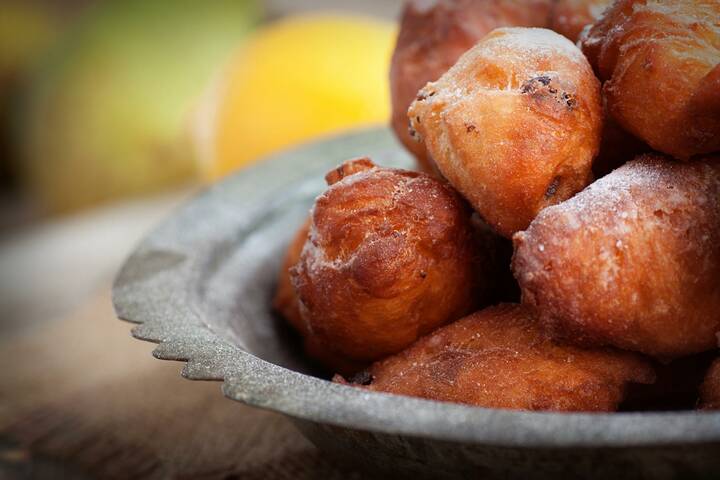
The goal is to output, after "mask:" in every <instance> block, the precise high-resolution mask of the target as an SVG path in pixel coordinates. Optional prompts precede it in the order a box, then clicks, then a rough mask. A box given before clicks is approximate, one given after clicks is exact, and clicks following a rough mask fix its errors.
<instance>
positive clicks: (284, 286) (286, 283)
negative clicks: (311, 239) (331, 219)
mask: <svg viewBox="0 0 720 480" xmlns="http://www.w3.org/2000/svg"><path fill="white" fill-rule="evenodd" d="M309 232H310V219H309V218H308V219H307V220H306V221H305V223H303V224H302V225H301V226H300V228H299V229H298V231H297V233H296V234H295V237H294V238H293V240H292V242H290V245H289V246H288V249H287V252H286V253H285V259H284V260H283V263H282V265H281V266H280V272H279V273H278V283H277V288H276V290H275V298H273V308H274V309H275V310H276V311H277V312H279V313H280V314H281V315H282V316H283V317H284V318H285V320H287V321H288V323H290V325H292V327H293V328H294V329H295V330H297V331H298V333H300V334H303V335H304V334H305V333H306V332H307V327H306V326H305V323H304V322H303V320H302V317H301V316H300V307H299V306H298V299H297V295H296V294H295V287H293V285H292V282H290V268H292V267H294V266H295V264H297V262H298V260H300V254H301V253H302V250H303V247H304V246H305V241H306V240H307V238H308V234H309Z"/></svg>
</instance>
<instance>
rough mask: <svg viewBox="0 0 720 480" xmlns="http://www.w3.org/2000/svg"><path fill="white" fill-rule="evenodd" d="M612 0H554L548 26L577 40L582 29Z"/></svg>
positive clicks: (594, 19)
mask: <svg viewBox="0 0 720 480" xmlns="http://www.w3.org/2000/svg"><path fill="white" fill-rule="evenodd" d="M610 4H612V0H556V1H555V3H554V4H553V8H552V15H551V18H550V28H551V29H552V30H555V31H556V32H558V33H559V34H561V35H563V36H565V37H567V38H569V39H570V40H572V41H573V42H575V41H577V40H578V38H579V37H580V33H581V32H582V31H583V29H584V28H585V27H586V26H588V25H591V24H593V23H595V22H596V21H597V20H598V19H599V18H600V17H601V16H602V13H603V12H604V11H605V9H606V8H608V6H609V5H610Z"/></svg>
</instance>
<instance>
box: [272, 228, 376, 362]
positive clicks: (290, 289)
mask: <svg viewBox="0 0 720 480" xmlns="http://www.w3.org/2000/svg"><path fill="white" fill-rule="evenodd" d="M309 230H310V219H308V220H307V221H305V222H304V223H303V224H302V225H301V226H300V228H299V229H298V231H297V233H296V234H295V237H294V238H293V240H292V242H290V245H289V246H288V249H287V252H286V253H285V259H284V260H283V263H282V266H281V268H280V273H279V275H278V284H277V288H276V290H275V298H274V299H273V308H274V309H275V310H276V311H278V312H279V313H280V314H281V315H282V316H283V317H284V318H285V320H287V322H288V323H289V324H290V325H291V326H292V327H293V328H294V329H295V330H296V331H297V332H298V333H299V334H300V335H301V336H302V338H303V345H304V349H305V353H306V354H307V355H308V357H310V358H312V359H313V360H315V361H316V362H318V363H319V364H321V365H322V366H324V367H325V368H327V369H329V370H331V371H332V372H341V373H343V374H345V375H350V374H352V373H354V372H357V371H359V370H362V369H363V368H364V367H365V366H366V364H365V363H363V362H354V361H352V360H349V359H346V358H344V357H342V356H341V355H337V354H334V353H333V352H331V351H329V350H327V349H325V348H323V347H322V345H319V344H318V342H317V341H316V340H315V339H314V338H313V337H312V335H310V334H309V328H308V326H307V325H306V324H305V322H304V321H303V319H302V316H301V315H300V305H299V301H298V297H297V294H296V293H295V287H294V286H293V285H292V282H291V280H290V269H291V268H292V267H294V266H295V265H296V264H297V262H298V260H300V254H301V253H302V250H303V248H304V247H305V242H306V241H307V239H308V235H309Z"/></svg>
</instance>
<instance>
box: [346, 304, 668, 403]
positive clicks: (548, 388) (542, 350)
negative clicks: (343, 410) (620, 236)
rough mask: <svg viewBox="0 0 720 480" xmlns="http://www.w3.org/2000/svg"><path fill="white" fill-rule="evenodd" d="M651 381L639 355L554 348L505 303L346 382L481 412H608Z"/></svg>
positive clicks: (525, 311)
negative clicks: (628, 389) (633, 385)
mask: <svg viewBox="0 0 720 480" xmlns="http://www.w3.org/2000/svg"><path fill="white" fill-rule="evenodd" d="M653 379H654V373H653V370H652V367H651V366H650V364H649V363H648V362H647V361H645V360H644V359H643V358H642V357H640V356H638V355H635V354H632V353H628V352H621V351H617V350H612V349H594V350H582V349H579V348H577V347H572V346H564V345H560V344H558V343H556V342H554V341H553V340H551V339H549V337H546V336H545V335H544V334H543V333H542V331H541V329H540V328H539V326H538V324H537V318H536V316H535V315H534V313H533V311H532V310H531V309H529V308H527V307H524V306H522V305H512V304H506V305H500V306H497V307H491V308H488V309H485V310H482V311H480V312H476V313H474V314H472V315H470V316H468V317H465V318H463V319H462V320H458V321H457V322H455V323H453V324H451V325H448V326H446V327H444V328H441V329H439V330H437V331H435V332H434V333H432V334H430V335H428V336H427V337H424V338H422V339H420V340H419V341H417V342H416V343H415V344H414V345H412V346H411V347H410V348H408V349H406V350H404V351H402V352H401V353H399V354H397V355H394V356H392V357H390V358H387V359H385V360H382V361H380V362H377V363H375V364H373V365H372V366H371V367H370V369H369V370H368V371H367V372H364V373H363V374H360V375H358V376H356V377H355V379H353V380H354V382H355V384H356V385H359V386H363V388H367V389H369V390H376V391H382V392H389V393H396V394H401V395H410V396H415V397H423V398H429V399H433V400H441V401H448V402H459V403H467V404H471V405H478V406H482V407H491V408H511V409H523V410H557V411H613V410H616V409H617V406H618V404H619V403H620V401H621V400H622V398H623V393H624V390H625V386H626V384H627V383H628V382H642V383H649V382H652V381H653ZM335 380H336V381H338V382H343V380H342V378H340V377H336V378H335Z"/></svg>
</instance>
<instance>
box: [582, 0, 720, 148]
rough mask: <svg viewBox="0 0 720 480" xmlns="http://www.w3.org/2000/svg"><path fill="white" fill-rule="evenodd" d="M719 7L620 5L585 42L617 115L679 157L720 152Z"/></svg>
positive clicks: (654, 2) (627, 0)
mask: <svg viewBox="0 0 720 480" xmlns="http://www.w3.org/2000/svg"><path fill="white" fill-rule="evenodd" d="M718 18H720V2H718V1H716V0H704V1H703V0H692V1H691V0H678V1H673V2H670V1H660V0H648V1H645V0H621V1H618V2H616V3H615V4H614V5H613V6H612V8H611V9H609V10H608V11H607V12H606V13H605V14H604V15H603V16H602V18H601V19H600V20H599V21H598V22H597V23H596V24H595V25H594V26H593V27H592V28H591V29H590V30H589V31H588V32H587V33H586V34H584V35H583V37H584V38H583V39H582V40H581V44H582V48H583V51H584V52H585V54H586V55H587V57H588V59H589V60H590V62H591V63H592V64H593V67H594V68H595V71H596V72H597V73H598V75H599V76H600V79H601V80H603V81H604V85H603V91H604V93H605V96H606V99H607V103H608V107H609V110H610V113H611V115H612V116H613V118H615V119H616V120H617V121H618V123H620V124H621V125H622V126H623V127H624V128H626V129H627V130H628V131H630V132H631V133H633V134H634V135H636V136H637V137H639V138H641V139H642V140H644V141H645V142H647V143H648V144H649V145H650V146H651V147H653V148H654V149H656V150H659V151H661V152H664V153H667V154H669V155H672V156H674V157H676V158H679V159H687V158H689V157H690V156H692V155H696V154H703V153H710V152H715V151H718V150H720V88H718V87H720V65H719V64H720V23H718Z"/></svg>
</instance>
